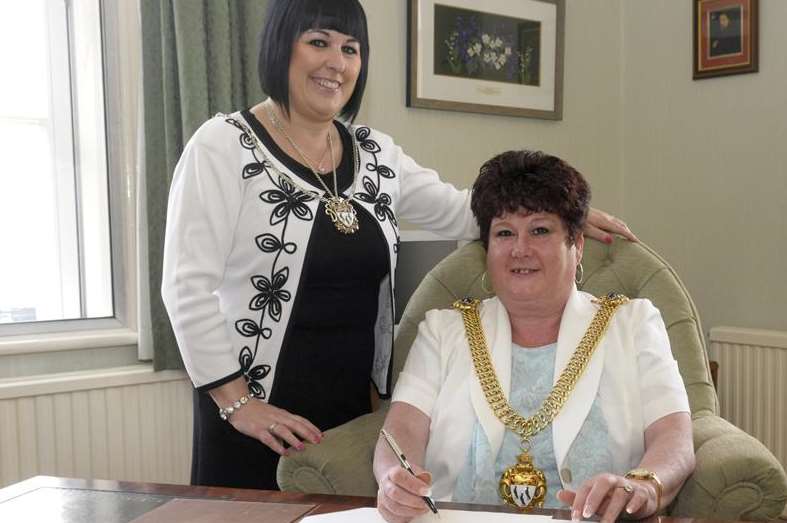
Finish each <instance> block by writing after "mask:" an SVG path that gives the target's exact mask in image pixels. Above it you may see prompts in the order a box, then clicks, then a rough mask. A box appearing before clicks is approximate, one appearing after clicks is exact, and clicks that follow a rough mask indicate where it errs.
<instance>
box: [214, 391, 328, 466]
mask: <svg viewBox="0 0 787 523" xmlns="http://www.w3.org/2000/svg"><path fill="white" fill-rule="evenodd" d="M248 390H249V389H248V387H247V386H246V382H245V381H244V380H243V378H238V379H236V380H233V381H231V382H229V383H225V384H224V385H222V386H220V387H216V388H215V389H211V390H210V395H211V397H212V398H213V401H214V402H215V403H216V405H218V406H219V407H225V406H227V405H232V403H233V402H234V401H235V400H237V399H238V398H240V397H241V396H244V395H246V394H248ZM228 421H229V423H230V424H231V425H232V426H233V427H234V428H235V430H237V431H238V432H240V433H242V434H245V435H246V436H249V437H251V438H254V439H256V440H259V441H260V442H262V443H263V444H264V445H267V446H268V447H270V448H271V450H273V451H274V452H276V453H277V454H279V455H282V456H286V455H288V454H289V453H290V452H292V449H295V450H303V448H304V446H303V442H304V441H308V442H311V443H315V444H316V443H319V442H320V440H321V439H322V432H320V429H318V428H317V427H315V426H314V425H313V424H312V422H310V421H309V420H307V419H306V418H304V417H302V416H298V415H296V414H292V413H291V412H288V411H286V410H284V409H280V408H278V407H274V406H273V405H269V404H268V403H264V402H262V401H258V400H255V399H252V400H250V401H249V402H248V403H246V404H244V405H243V406H242V407H240V408H239V409H237V410H236V411H235V412H233V413H232V415H231V416H230V418H229V420H228ZM285 445H289V446H290V448H289V449H287V448H285Z"/></svg>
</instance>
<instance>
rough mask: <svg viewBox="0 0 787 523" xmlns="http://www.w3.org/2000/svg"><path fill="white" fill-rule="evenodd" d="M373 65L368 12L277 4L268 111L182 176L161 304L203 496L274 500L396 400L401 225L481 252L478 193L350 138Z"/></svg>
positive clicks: (209, 140)
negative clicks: (325, 438) (360, 419)
mask: <svg viewBox="0 0 787 523" xmlns="http://www.w3.org/2000/svg"><path fill="white" fill-rule="evenodd" d="M368 60H369V38H368V33H367V25H366V16H365V14H364V11H363V8H362V7H361V5H360V3H359V2H358V0H272V1H271V4H270V7H269V11H268V16H267V19H266V22H265V27H264V29H263V35H262V39H261V49H260V54H259V73H260V81H261V85H262V88H263V90H264V91H265V92H266V93H268V94H269V96H270V98H269V99H267V100H265V101H263V102H261V103H259V104H257V105H255V106H254V107H252V108H250V109H247V110H243V111H239V112H236V113H233V114H230V115H217V116H216V117H214V118H212V119H210V120H208V121H207V122H206V123H205V124H203V125H202V126H201V127H200V128H199V129H198V130H197V132H196V133H195V134H194V136H193V137H192V138H191V140H190V141H189V142H188V144H187V145H186V147H185V149H184V151H183V155H182V157H181V159H180V161H179V162H178V165H177V167H176V169H175V175H174V178H173V182H172V187H171V191H170V197H169V207H168V216H167V232H166V242H165V248H164V271H163V282H162V295H163V298H164V303H165V305H166V307H167V311H168V313H169V316H170V320H171V322H172V326H173V330H174V332H175V335H176V337H177V340H178V345H179V347H180V351H181V355H182V356H183V362H184V364H185V366H186V370H187V371H188V373H189V376H190V378H191V380H192V382H193V383H194V386H195V388H196V390H195V394H194V448H193V456H192V477H191V480H192V483H193V484H199V485H220V486H232V487H247V488H262V489H275V488H277V485H276V466H277V463H278V459H279V456H280V455H283V454H284V455H286V454H287V453H290V452H297V451H299V450H301V449H303V442H304V441H308V442H311V443H319V441H320V439H321V435H322V431H324V430H327V429H330V428H332V427H335V426H337V425H340V424H342V423H344V422H346V421H349V420H351V419H353V418H355V417H357V416H360V415H363V414H366V413H368V412H370V411H371V397H370V381H371V383H372V384H373V385H374V387H375V388H376V391H377V393H378V394H380V395H381V396H384V397H387V396H388V395H389V394H390V390H389V387H390V378H391V362H392V347H393V278H392V276H393V274H394V269H395V266H396V253H397V249H398V244H399V228H398V220H399V219H400V218H404V219H406V220H407V221H409V222H411V223H413V224H415V225H417V226H419V227H421V228H424V229H427V230H430V231H433V232H435V233H438V234H440V235H442V236H445V237H450V238H476V237H478V228H477V225H476V223H475V220H474V218H473V215H472V214H471V212H470V206H469V203H470V197H469V192H468V191H466V190H465V191H459V190H457V189H455V188H454V187H453V186H451V185H449V184H446V183H443V182H441V181H440V180H439V178H438V176H437V173H435V172H434V171H432V170H429V169H425V168H423V167H421V166H419V165H418V164H416V163H415V161H413V159H412V158H410V157H409V156H407V155H406V154H405V153H404V152H403V151H402V149H401V148H400V147H398V146H397V145H395V144H394V142H393V140H392V139H391V138H390V137H389V136H387V135H385V134H383V133H381V132H379V131H377V130H374V129H371V128H369V127H365V126H359V125H347V124H346V123H342V122H341V121H339V120H336V118H337V117H340V118H342V119H343V120H344V121H349V122H352V121H353V120H354V118H355V116H356V115H357V113H358V111H359V109H360V105H361V99H362V97H363V92H364V86H365V84H366V78H367V73H368ZM591 222H595V224H596V226H598V227H600V228H601V229H606V230H608V231H610V232H617V233H621V234H624V235H627V236H629V237H631V233H630V232H629V231H628V229H627V228H626V226H625V224H622V222H620V221H618V220H616V219H614V218H611V217H610V216H609V215H606V214H604V213H601V212H596V213H591ZM594 230H596V231H598V230H597V229H594ZM597 235H598V236H599V237H601V238H606V237H607V236H608V234H607V233H605V232H598V234H597Z"/></svg>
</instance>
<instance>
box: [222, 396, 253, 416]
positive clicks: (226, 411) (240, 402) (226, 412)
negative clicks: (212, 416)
mask: <svg viewBox="0 0 787 523" xmlns="http://www.w3.org/2000/svg"><path fill="white" fill-rule="evenodd" d="M249 399H250V398H249V395H248V394H244V395H243V396H241V397H240V398H239V399H237V400H235V402H234V403H233V404H232V405H230V406H229V407H224V408H219V417H220V418H221V419H223V420H224V421H229V420H230V416H232V414H233V413H234V412H235V411H236V410H240V408H241V407H242V406H244V405H246V404H247V403H248V402H249Z"/></svg>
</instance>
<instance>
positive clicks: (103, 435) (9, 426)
mask: <svg viewBox="0 0 787 523" xmlns="http://www.w3.org/2000/svg"><path fill="white" fill-rule="evenodd" d="M191 391H192V388H191V384H190V382H189V381H188V380H187V378H186V375H185V374H184V373H183V372H174V371H165V372H153V370H152V368H151V367H150V366H148V365H135V366H131V367H122V368H115V369H106V370H102V371H98V372H97V371H91V372H89V373H85V372H82V373H70V374H60V375H53V376H41V377H36V378H30V379H26V380H7V381H0V487H1V486H5V485H8V484H11V483H14V482H16V481H20V480H22V479H26V478H29V477H31V476H35V475H39V474H45V475H53V476H67V477H77V478H101V479H115V480H128V481H152V482H163V483H181V484H186V483H188V481H189V468H190V464H191V431H192V426H191V424H192V412H191V402H192V399H191V394H192V392H191Z"/></svg>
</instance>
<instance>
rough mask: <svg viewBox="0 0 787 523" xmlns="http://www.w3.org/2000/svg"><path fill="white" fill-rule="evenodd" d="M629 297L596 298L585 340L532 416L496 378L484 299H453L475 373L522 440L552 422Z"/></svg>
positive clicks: (498, 413) (501, 417) (491, 401)
mask: <svg viewBox="0 0 787 523" xmlns="http://www.w3.org/2000/svg"><path fill="white" fill-rule="evenodd" d="M628 301H629V299H628V298H627V297H626V296H623V295H621V294H609V295H608V296H605V297H603V298H601V299H598V300H594V303H598V304H600V305H601V307H600V308H599V310H598V311H597V312H596V315H595V316H594V317H593V321H591V323H590V326H589V327H588V329H587V331H586V332H585V335H584V336H582V340H581V341H580V342H579V345H577V348H576V350H575V351H574V354H572V355H571V358H570V359H569V361H568V363H567V364H566V368H565V369H563V372H562V373H561V374H560V377H559V378H558V380H557V383H555V386H554V387H553V388H552V391H551V392H550V393H549V396H547V398H546V399H545V400H544V402H543V403H542V404H541V407H540V408H539V409H538V411H536V413H535V414H533V415H532V416H530V417H529V418H525V417H524V416H522V415H521V414H519V413H518V412H517V411H516V410H514V408H513V407H512V406H511V404H510V403H509V402H508V400H507V399H506V396H505V394H504V393H503V389H502V387H501V386H500V380H498V379H497V373H495V368H494V366H493V365H492V360H491V358H490V356H489V349H488V348H487V346H486V340H485V338H484V329H483V327H482V326H481V318H480V316H479V314H478V305H479V304H480V303H481V302H480V301H479V300H477V299H475V298H465V299H463V300H458V301H456V302H454V304H453V307H454V308H455V309H457V310H459V312H460V313H461V314H462V319H463V320H464V324H465V333H466V335H467V340H468V343H469V345H470V354H471V356H472V358H473V366H474V367H475V372H476V376H477V377H478V381H479V382H480V384H481V389H482V390H483V391H484V396H486V401H487V403H489V407H490V408H491V409H492V412H494V414H495V416H496V417H497V418H498V419H499V420H500V421H501V422H503V424H504V425H505V426H506V427H508V428H509V429H510V430H512V431H513V432H514V433H516V434H517V435H519V437H521V438H522V441H523V442H527V441H529V440H530V438H532V437H533V436H534V435H535V434H537V433H538V432H540V431H542V430H543V429H544V428H546V427H547V426H548V425H549V424H550V423H552V420H554V419H555V417H556V416H557V414H558V412H560V409H561V408H563V405H564V404H565V403H566V400H567V399H568V397H569V396H570V395H571V393H572V392H573V391H574V387H575V386H576V384H577V382H578V381H579V378H580V377H581V376H582V373H583V372H584V371H585V368H586V367H587V366H588V363H589V362H590V358H591V356H592V355H593V351H594V350H595V349H596V347H597V346H598V343H599V341H600V340H601V338H602V337H603V336H604V333H605V332H606V330H607V326H608V325H609V320H610V319H611V318H612V316H613V315H614V314H615V311H616V310H617V308H618V307H619V306H621V305H623V304H624V303H626V302H628Z"/></svg>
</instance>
